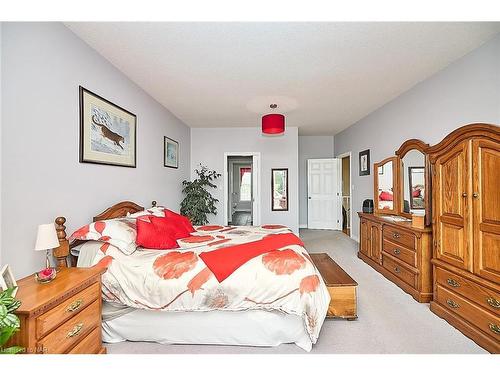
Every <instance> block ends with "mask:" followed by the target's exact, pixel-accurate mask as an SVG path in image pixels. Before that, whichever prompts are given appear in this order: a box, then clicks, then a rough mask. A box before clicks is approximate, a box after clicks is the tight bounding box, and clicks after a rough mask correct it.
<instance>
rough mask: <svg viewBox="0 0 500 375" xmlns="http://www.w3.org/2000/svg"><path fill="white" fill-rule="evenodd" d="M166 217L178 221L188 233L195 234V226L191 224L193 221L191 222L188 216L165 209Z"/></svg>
mask: <svg viewBox="0 0 500 375" xmlns="http://www.w3.org/2000/svg"><path fill="white" fill-rule="evenodd" d="M165 217H166V218H169V219H174V220H176V221H178V222H179V223H180V224H182V226H183V227H184V228H185V229H186V230H187V231H188V234H189V233H193V232H195V230H194V228H193V225H192V224H191V221H189V219H188V218H187V217H186V216H182V215H180V214H178V213H176V212H174V211H170V210H169V209H165ZM185 237H187V236H185Z"/></svg>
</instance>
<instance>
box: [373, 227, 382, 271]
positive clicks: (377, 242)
mask: <svg viewBox="0 0 500 375" xmlns="http://www.w3.org/2000/svg"><path fill="white" fill-rule="evenodd" d="M370 240H371V243H370V258H372V259H373V260H374V261H375V262H377V263H379V264H381V263H382V226H381V225H380V224H377V223H370Z"/></svg>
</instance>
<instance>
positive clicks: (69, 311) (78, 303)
mask: <svg viewBox="0 0 500 375" xmlns="http://www.w3.org/2000/svg"><path fill="white" fill-rule="evenodd" d="M100 293H101V291H100V287H99V283H95V284H92V285H91V286H89V287H88V288H86V289H85V290H82V291H81V292H79V293H77V294H75V295H74V296H73V297H71V298H69V299H67V300H65V301H64V302H62V303H61V304H59V305H58V306H56V307H54V308H53V309H51V310H49V311H47V312H46V313H45V314H42V315H40V316H39V317H38V318H36V337H37V339H40V338H41V337H43V336H45V335H46V334H47V333H49V332H50V331H52V330H53V329H54V328H55V327H57V326H59V325H60V324H61V323H63V322H65V321H66V320H68V319H69V318H71V317H72V316H74V315H76V314H78V313H79V312H80V311H82V310H83V309H84V308H85V307H87V306H89V305H90V304H91V303H92V302H93V301H95V300H97V299H98V298H99V297H100Z"/></svg>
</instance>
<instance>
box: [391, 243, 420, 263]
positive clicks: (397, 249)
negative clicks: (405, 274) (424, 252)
mask: <svg viewBox="0 0 500 375" xmlns="http://www.w3.org/2000/svg"><path fill="white" fill-rule="evenodd" d="M383 251H385V252H386V253H387V254H391V255H392V256H393V257H395V258H398V259H400V260H402V261H403V262H405V263H407V264H409V265H410V266H413V267H416V266H417V253H416V252H415V251H413V250H410V249H407V248H406V247H404V246H401V245H397V244H394V243H393V242H391V241H388V240H386V239H384V244H383Z"/></svg>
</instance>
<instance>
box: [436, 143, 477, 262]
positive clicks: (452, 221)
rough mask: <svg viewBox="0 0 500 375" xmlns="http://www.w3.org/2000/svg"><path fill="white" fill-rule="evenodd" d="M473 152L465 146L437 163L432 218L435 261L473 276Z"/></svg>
mask: <svg viewBox="0 0 500 375" xmlns="http://www.w3.org/2000/svg"><path fill="white" fill-rule="evenodd" d="M470 148H471V144H470V142H463V143H461V144H459V145H457V146H456V147H454V148H453V149H452V150H450V151H449V152H447V153H446V154H445V155H443V156H441V157H440V158H439V159H438V160H437V161H436V164H435V175H434V178H433V190H434V196H433V199H434V212H433V215H434V217H435V228H434V241H435V249H436V257H437V258H438V259H440V260H442V261H444V262H447V263H449V264H451V265H454V266H456V267H459V268H462V269H465V270H468V271H471V272H472V259H471V246H472V239H471V238H470V237H471V236H470V234H471V233H470V207H471V204H472V194H471V192H470V189H471V187H470V186H469V181H470V172H471V160H470V151H471V150H470Z"/></svg>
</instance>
